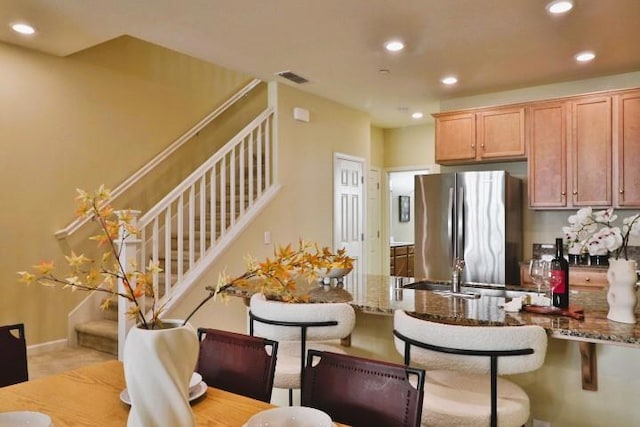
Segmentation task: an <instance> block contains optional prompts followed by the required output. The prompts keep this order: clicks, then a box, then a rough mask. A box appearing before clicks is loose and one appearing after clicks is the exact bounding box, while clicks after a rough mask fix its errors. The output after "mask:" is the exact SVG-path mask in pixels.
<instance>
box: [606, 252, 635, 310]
mask: <svg viewBox="0 0 640 427" xmlns="http://www.w3.org/2000/svg"><path fill="white" fill-rule="evenodd" d="M636 280H637V276H636V262H635V261H634V260H626V259H614V258H609V269H608V270H607V281H608V282H609V290H608V292H607V302H608V303H609V313H608V314H607V319H609V320H613V321H615V322H621V323H636V316H635V308H636V303H637V302H638V299H637V295H636Z"/></svg>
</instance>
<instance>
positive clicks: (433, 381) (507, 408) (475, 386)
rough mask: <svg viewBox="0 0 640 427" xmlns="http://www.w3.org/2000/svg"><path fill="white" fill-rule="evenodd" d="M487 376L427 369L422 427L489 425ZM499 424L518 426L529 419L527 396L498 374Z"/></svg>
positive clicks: (474, 426)
mask: <svg viewBox="0 0 640 427" xmlns="http://www.w3.org/2000/svg"><path fill="white" fill-rule="evenodd" d="M490 387H491V386H490V380H489V376H487V375H476V374H467V373H461V372H455V371H428V370H427V374H426V378H425V386H424V403H423V408H422V425H423V426H438V427H441V426H451V427H467V426H468V427H478V426H488V425H489V422H490V417H491V407H490V405H491V402H490V401H491V398H490ZM498 414H499V415H498V426H499V427H519V426H523V425H525V424H526V423H527V420H528V418H529V396H527V393H525V391H524V390H523V389H522V388H520V387H519V386H518V385H516V384H514V383H512V382H511V381H508V380H506V379H504V378H500V377H498Z"/></svg>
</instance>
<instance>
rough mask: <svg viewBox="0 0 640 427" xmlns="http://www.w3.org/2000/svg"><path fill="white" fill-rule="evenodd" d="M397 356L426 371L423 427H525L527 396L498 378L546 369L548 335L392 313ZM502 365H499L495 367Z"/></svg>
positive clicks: (519, 328) (534, 330)
mask: <svg viewBox="0 0 640 427" xmlns="http://www.w3.org/2000/svg"><path fill="white" fill-rule="evenodd" d="M393 334H394V335H395V346H396V350H398V352H399V353H400V354H403V355H404V361H405V364H409V363H415V364H417V365H419V366H421V367H424V368H425V369H426V371H427V372H426V379H425V392H424V404H423V408H422V425H423V426H456V427H465V426H469V427H477V426H486V425H491V426H492V427H496V426H498V425H499V426H500V427H506V426H514V427H515V426H523V425H524V424H525V423H526V422H527V420H528V419H529V396H528V395H527V393H526V392H525V391H524V390H523V389H522V388H521V387H519V386H518V385H516V384H515V383H513V382H511V381H509V380H506V379H504V378H501V377H499V375H505V374H507V375H508V374H519V373H524V372H531V371H535V370H536V369H538V368H540V367H541V366H542V364H543V363H544V359H545V355H546V350H547V334H546V333H545V331H544V329H543V328H542V327H540V326H536V325H525V326H463V325H453V324H444V323H436V322H431V321H427V320H422V319H418V318H416V317H413V316H410V315H408V314H407V313H405V312H404V311H403V310H396V312H395V313H394V331H393ZM498 360H500V363H498Z"/></svg>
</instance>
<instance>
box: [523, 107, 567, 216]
mask: <svg viewBox="0 0 640 427" xmlns="http://www.w3.org/2000/svg"><path fill="white" fill-rule="evenodd" d="M568 109H569V106H568V104H567V103H565V102H543V103H539V104H534V105H532V106H530V107H528V117H529V165H528V166H529V205H530V206H531V207H532V208H537V207H556V208H562V207H566V206H567V120H566V118H567V114H568V113H567V111H568Z"/></svg>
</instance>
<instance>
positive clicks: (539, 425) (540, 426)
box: [533, 420, 551, 427]
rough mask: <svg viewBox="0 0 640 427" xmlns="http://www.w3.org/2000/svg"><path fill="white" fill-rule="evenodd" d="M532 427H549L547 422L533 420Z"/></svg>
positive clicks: (549, 424)
mask: <svg viewBox="0 0 640 427" xmlns="http://www.w3.org/2000/svg"><path fill="white" fill-rule="evenodd" d="M533 427H551V423H550V422H549V421H542V420H533Z"/></svg>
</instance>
